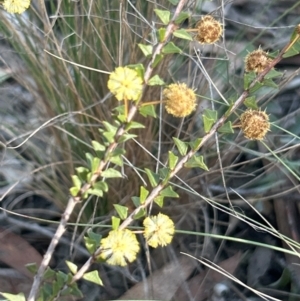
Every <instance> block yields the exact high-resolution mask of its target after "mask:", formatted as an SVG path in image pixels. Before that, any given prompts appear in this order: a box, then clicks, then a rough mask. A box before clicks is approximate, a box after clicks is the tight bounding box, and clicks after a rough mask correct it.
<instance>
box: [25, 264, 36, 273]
mask: <svg viewBox="0 0 300 301" xmlns="http://www.w3.org/2000/svg"><path fill="white" fill-rule="evenodd" d="M25 267H26V269H27V270H28V271H29V272H30V273H31V274H33V275H34V274H36V272H37V271H38V268H39V267H38V265H37V264H36V263H35V262H33V263H28V264H26V265H25Z"/></svg>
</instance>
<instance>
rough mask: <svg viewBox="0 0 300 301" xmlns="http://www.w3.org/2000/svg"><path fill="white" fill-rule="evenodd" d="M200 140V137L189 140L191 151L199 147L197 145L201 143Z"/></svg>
mask: <svg viewBox="0 0 300 301" xmlns="http://www.w3.org/2000/svg"><path fill="white" fill-rule="evenodd" d="M201 141H202V138H197V139H195V140H193V141H191V142H189V145H190V147H191V149H192V150H193V151H196V150H197V149H198V148H199V146H200V144H201Z"/></svg>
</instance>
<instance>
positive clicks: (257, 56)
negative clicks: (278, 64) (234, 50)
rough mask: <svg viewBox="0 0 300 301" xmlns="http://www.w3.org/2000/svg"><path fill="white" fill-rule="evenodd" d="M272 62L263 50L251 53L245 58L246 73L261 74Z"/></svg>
mask: <svg viewBox="0 0 300 301" xmlns="http://www.w3.org/2000/svg"><path fill="white" fill-rule="evenodd" d="M270 62H272V59H270V58H269V57H268V54H267V53H266V52H265V51H263V50H262V49H260V48H259V49H257V50H255V51H252V52H250V53H249V54H248V55H247V56H246V58H245V71H246V72H255V73H261V72H262V71H264V70H265V69H266V67H268V65H269V64H270Z"/></svg>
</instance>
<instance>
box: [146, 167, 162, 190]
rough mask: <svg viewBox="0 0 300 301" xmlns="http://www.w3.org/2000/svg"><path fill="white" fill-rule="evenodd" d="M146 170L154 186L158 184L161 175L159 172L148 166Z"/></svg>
mask: <svg viewBox="0 0 300 301" xmlns="http://www.w3.org/2000/svg"><path fill="white" fill-rule="evenodd" d="M145 172H146V174H147V176H148V179H149V182H150V184H151V186H152V187H155V186H157V184H158V181H159V176H158V175H157V174H155V173H154V172H153V171H151V170H150V169H148V168H145Z"/></svg>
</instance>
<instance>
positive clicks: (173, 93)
mask: <svg viewBox="0 0 300 301" xmlns="http://www.w3.org/2000/svg"><path fill="white" fill-rule="evenodd" d="M163 98H164V100H165V101H166V110H167V112H168V113H169V114H171V115H173V116H175V117H185V116H188V115H189V114H191V113H192V112H193V110H194V109H195V107H196V95H195V92H194V91H193V90H192V89H190V88H188V87H187V86H186V84H184V83H181V84H171V85H169V86H168V87H167V88H165V89H164V91H163Z"/></svg>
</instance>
